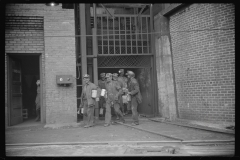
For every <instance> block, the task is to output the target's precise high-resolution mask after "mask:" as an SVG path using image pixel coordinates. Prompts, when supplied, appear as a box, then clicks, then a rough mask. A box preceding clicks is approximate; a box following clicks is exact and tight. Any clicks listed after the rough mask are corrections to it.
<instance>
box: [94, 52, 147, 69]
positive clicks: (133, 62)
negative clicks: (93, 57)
mask: <svg viewBox="0 0 240 160" xmlns="http://www.w3.org/2000/svg"><path fill="white" fill-rule="evenodd" d="M150 58H151V57H150V56H148V55H146V56H140V55H136V56H135V55H134V56H99V57H98V67H99V68H104V67H106V68H120V67H137V68H139V67H140V68H141V67H143V68H144V67H151V60H150Z"/></svg>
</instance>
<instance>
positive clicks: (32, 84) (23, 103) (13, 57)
mask: <svg viewBox="0 0 240 160" xmlns="http://www.w3.org/2000/svg"><path fill="white" fill-rule="evenodd" d="M39 57H40V54H39V55H32V54H28V55H26V54H8V59H9V61H8V63H9V65H8V66H9V78H8V82H9V83H8V84H9V85H8V87H9V88H8V91H9V94H8V99H9V105H8V113H9V114H8V117H9V118H8V122H9V123H8V124H9V125H10V126H14V125H20V124H21V125H22V124H33V125H34V124H39V123H40V121H38V122H36V121H35V118H36V106H35V99H36V95H37V85H36V81H37V80H40V67H39V66H40V63H39V61H40V58H39Z"/></svg>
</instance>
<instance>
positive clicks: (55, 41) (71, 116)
mask: <svg viewBox="0 0 240 160" xmlns="http://www.w3.org/2000/svg"><path fill="white" fill-rule="evenodd" d="M6 16H41V17H43V18H44V31H41V32H36V31H34V33H29V34H30V35H31V34H32V35H33V34H38V35H39V36H43V35H44V36H45V38H43V37H41V38H39V40H37V39H36V38H34V40H33V39H32V38H27V39H24V40H20V39H16V38H15V39H12V40H8V39H7V38H6V45H5V50H6V53H42V64H41V65H42V72H43V73H42V77H43V81H42V85H43V108H45V109H46V110H45V115H46V123H71V122H76V121H77V114H76V110H77V106H76V102H77V100H76V83H75V81H74V84H73V85H72V86H71V87H68V88H64V87H59V86H57V84H56V75H61V74H70V75H73V76H74V77H76V63H75V62H76V56H75V37H73V35H74V33H75V31H74V28H75V27H74V10H73V9H62V5H61V4H60V5H59V6H56V7H48V6H46V5H45V4H8V5H6ZM16 34H17V35H18V34H28V33H22V32H20V31H9V32H6V35H11V36H14V35H16ZM59 35H63V36H69V35H71V36H70V37H53V36H59ZM49 36H52V37H49ZM6 53H5V55H6ZM5 57H6V56H5ZM5 68H7V67H6V63H5ZM6 73H7V72H6V71H5V74H6ZM5 94H7V93H6V91H5Z"/></svg>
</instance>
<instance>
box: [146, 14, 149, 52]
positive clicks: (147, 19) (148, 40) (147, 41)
mask: <svg viewBox="0 0 240 160" xmlns="http://www.w3.org/2000/svg"><path fill="white" fill-rule="evenodd" d="M148 24H149V23H148V17H146V27H147V52H148V53H149V40H148V33H149V32H148Z"/></svg>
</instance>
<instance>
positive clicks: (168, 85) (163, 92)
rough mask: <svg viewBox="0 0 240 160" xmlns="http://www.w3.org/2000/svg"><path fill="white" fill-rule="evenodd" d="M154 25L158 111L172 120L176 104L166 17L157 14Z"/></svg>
mask: <svg viewBox="0 0 240 160" xmlns="http://www.w3.org/2000/svg"><path fill="white" fill-rule="evenodd" d="M154 25H155V26H154V28H155V32H160V33H159V34H155V48H156V69H157V81H158V103H159V104H158V106H159V112H160V115H161V116H162V117H164V118H167V119H170V120H172V121H173V120H175V119H176V118H177V105H176V93H175V89H174V74H173V64H172V53H171V44H170V34H169V25H168V19H167V18H166V17H164V16H162V15H160V14H158V15H156V16H155V17H154Z"/></svg>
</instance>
